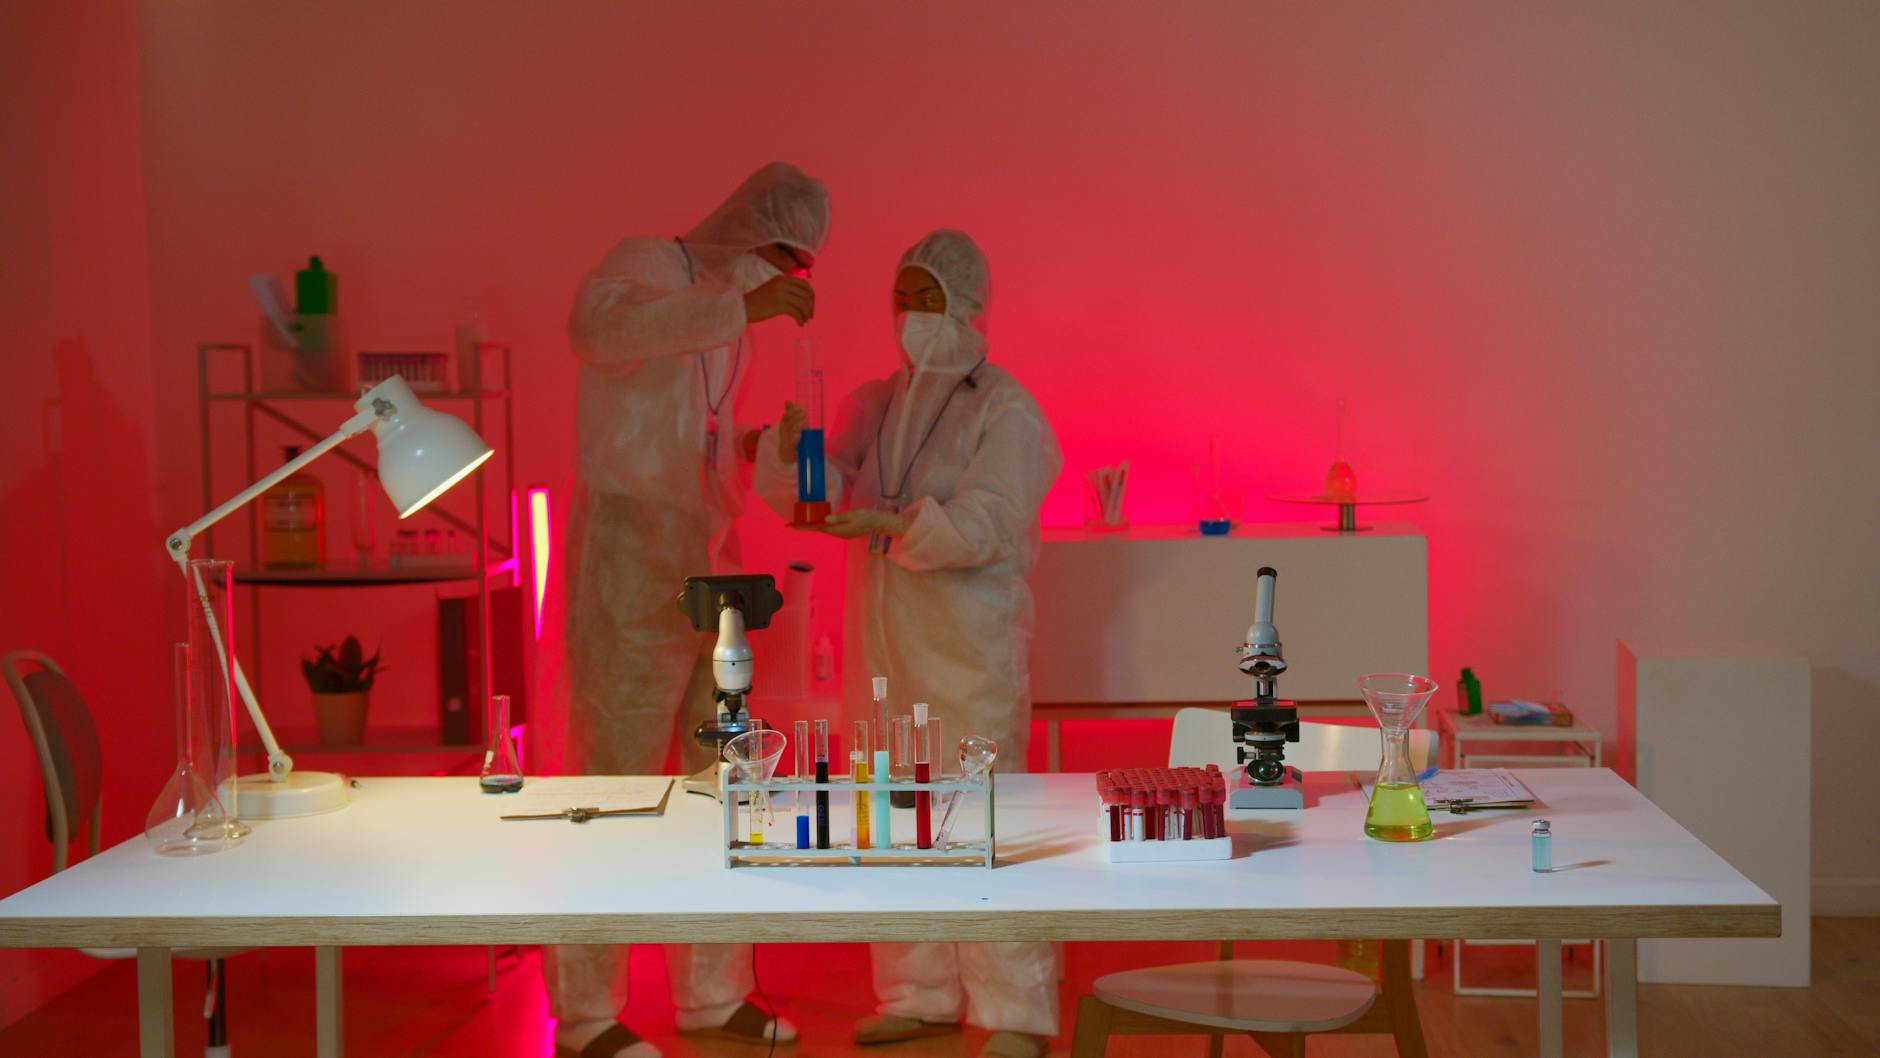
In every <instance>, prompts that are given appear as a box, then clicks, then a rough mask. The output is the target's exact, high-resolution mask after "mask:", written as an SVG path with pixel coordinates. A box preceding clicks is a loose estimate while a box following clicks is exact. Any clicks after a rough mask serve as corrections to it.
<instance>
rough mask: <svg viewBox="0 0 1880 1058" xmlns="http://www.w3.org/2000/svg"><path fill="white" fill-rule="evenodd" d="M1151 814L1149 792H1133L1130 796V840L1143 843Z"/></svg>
mask: <svg viewBox="0 0 1880 1058" xmlns="http://www.w3.org/2000/svg"><path fill="white" fill-rule="evenodd" d="M1148 814H1149V791H1147V790H1132V791H1130V794H1129V815H1128V820H1129V840H1131V841H1141V840H1143V838H1144V835H1145V828H1146V826H1147V821H1146V818H1145V817H1147V816H1148Z"/></svg>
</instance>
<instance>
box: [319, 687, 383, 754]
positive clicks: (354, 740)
mask: <svg viewBox="0 0 1880 1058" xmlns="http://www.w3.org/2000/svg"><path fill="white" fill-rule="evenodd" d="M369 695H370V692H368V691H346V692H344V693H342V694H319V693H315V694H314V696H313V718H314V720H316V721H317V722H318V723H319V725H320V743H321V744H322V745H327V746H357V745H360V744H361V743H363V742H365V740H366V699H367V697H368V696H369Z"/></svg>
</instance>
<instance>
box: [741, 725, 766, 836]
mask: <svg viewBox="0 0 1880 1058" xmlns="http://www.w3.org/2000/svg"><path fill="white" fill-rule="evenodd" d="M769 726H770V725H769V724H767V723H765V722H764V721H762V720H759V719H757V718H756V717H752V718H751V730H752V731H762V730H764V729H765V728H766V727H769ZM745 781H746V782H759V781H762V780H760V779H759V778H758V777H757V776H755V775H752V776H750V777H748V778H747V779H745ZM747 798H748V800H749V802H750V816H751V844H753V845H762V844H763V843H764V824H765V823H766V822H768V821H769V816H770V794H769V793H768V792H766V791H764V790H752V791H751V792H750V793H749V794H748V795H747Z"/></svg>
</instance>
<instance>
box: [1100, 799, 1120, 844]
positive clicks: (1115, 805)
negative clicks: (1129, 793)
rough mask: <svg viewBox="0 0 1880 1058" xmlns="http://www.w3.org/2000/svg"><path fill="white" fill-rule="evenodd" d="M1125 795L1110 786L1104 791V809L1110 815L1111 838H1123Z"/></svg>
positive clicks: (1113, 839) (1117, 839)
mask: <svg viewBox="0 0 1880 1058" xmlns="http://www.w3.org/2000/svg"><path fill="white" fill-rule="evenodd" d="M1122 801H1123V796H1122V791H1121V790H1120V789H1118V788H1117V787H1115V786H1110V787H1107V788H1105V789H1104V791H1103V810H1104V813H1105V814H1107V815H1108V816H1109V817H1110V840H1111V841H1121V840H1123V803H1122Z"/></svg>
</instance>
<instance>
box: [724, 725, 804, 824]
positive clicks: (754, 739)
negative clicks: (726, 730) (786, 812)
mask: <svg viewBox="0 0 1880 1058" xmlns="http://www.w3.org/2000/svg"><path fill="white" fill-rule="evenodd" d="M789 744H790V740H789V739H787V738H785V737H784V735H783V732H781V731H776V730H773V729H771V728H767V727H766V728H758V729H757V730H755V731H746V732H745V733H743V734H742V735H739V736H737V737H736V738H734V739H732V740H731V741H729V742H727V743H725V749H724V756H725V763H727V764H729V765H731V781H732V782H769V781H770V780H771V777H772V776H774V775H776V774H777V762H778V761H781V760H782V759H783V751H784V748H785V747H786V746H788V745H789ZM750 823H751V825H750V829H749V831H748V832H747V833H749V835H750V838H751V843H752V844H754V845H762V844H763V843H764V828H765V827H766V826H767V825H768V824H769V823H770V795H769V794H768V793H765V792H764V791H762V790H755V791H753V792H752V793H751V818H750Z"/></svg>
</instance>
